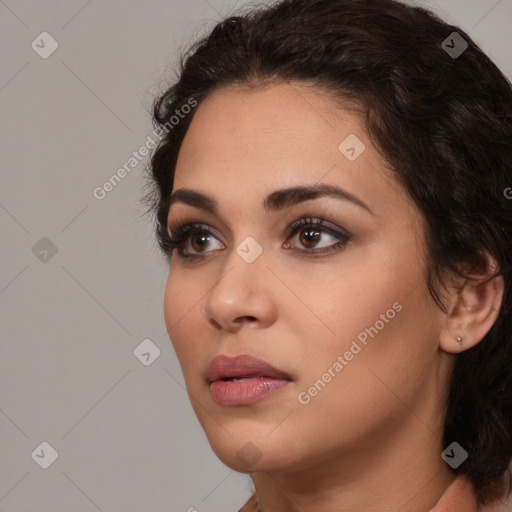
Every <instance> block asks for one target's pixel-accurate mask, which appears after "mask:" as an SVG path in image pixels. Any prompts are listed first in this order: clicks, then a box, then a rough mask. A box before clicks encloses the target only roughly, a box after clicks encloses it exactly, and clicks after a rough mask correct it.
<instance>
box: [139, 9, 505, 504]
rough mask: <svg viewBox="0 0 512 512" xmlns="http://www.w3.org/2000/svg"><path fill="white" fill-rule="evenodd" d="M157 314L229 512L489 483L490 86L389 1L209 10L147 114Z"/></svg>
mask: <svg viewBox="0 0 512 512" xmlns="http://www.w3.org/2000/svg"><path fill="white" fill-rule="evenodd" d="M154 121H155V123H156V127H157V129H159V130H160V131H161V133H162V131H163V129H164V128H165V129H166V133H165V135H163V136H162V140H161V143H160V145H159V147H158V148H157V149H156V151H155V152H154V154H153V155H152V160H151V168H150V174H149V180H150V181H149V186H150V189H149V192H148V195H147V196H146V200H147V201H148V203H149V204H150V209H151V211H153V212H154V213H155V216H156V229H157V236H158V241H159V244H160V247H161V249H162V250H163V251H164V253H165V254H166V255H167V256H168V259H169V263H170V271H169V277H168V281H167V287H166V292H165V305H164V306H165V321H166V325H167V329H168V332H169V336H170V339H171V341H172V343H173V346H174V349H175V351H176V354H177V357H178V359H179V362H180V365H181V368H182V370H183V374H184V377H185V382H186V385H187V390H188V393H189V396H190V399H191V404H192V406H193V408H194V411H195V413H196V415H197V417H198V420H199V422H200V423H201V425H202V427H203V429H204V431H205V434H206V436H207V438H208V441H209V443H210V445H211V447H212V449H213V450H214V452H215V453H216V455H217V456H218V457H219V458H220V459H221V460H222V461H223V462H224V463H225V464H226V465H227V466H229V467H230V468H232V469H234V470H236V471H239V472H245V473H250V474H251V477H252V481H253V483H254V488H255V494H254V496H252V497H251V499H250V500H249V501H248V502H247V503H246V504H245V505H244V506H243V507H242V509H241V510H242V511H244V512H248V511H257V510H260V511H263V512H281V511H283V512H284V511H286V512H290V511H292V512H294V511H306V510H307V511H308V512H314V511H317V510H321V511H323V512H326V511H328V512H330V511H336V512H340V511H341V512H346V511H351V512H353V511H362V512H363V511H364V512H370V511H371V512H373V511H380V512H382V511H393V512H395V511H401V512H412V511H415V512H418V511H419V512H427V511H429V510H433V511H441V510H450V511H451V512H472V511H477V510H478V511H480V510H484V507H488V506H491V505H496V504H499V503H500V501H502V500H504V499H505V498H507V497H508V495H509V492H510V489H509V487H510V474H509V473H508V472H507V467H508V465H509V462H510V460H511V456H512V440H511V434H510V433H511V432H512V408H511V405H512V393H511V391H512V381H511V375H512V361H511V356H512V348H511V342H512V339H511V336H512V335H511V333H512V325H511V322H512V314H511V313H512V304H511V296H512V295H511V294H512V290H511V273H510V272H511V258H512V201H511V200H510V197H511V194H510V192H511V191H512V189H510V187H511V186H512V148H511V142H512V91H511V88H510V83H509V82H508V80H507V79H506V78H505V76H504V75H503V74H502V73H501V72H500V71H499V69H498V68H497V67H496V66H495V65H494V64H493V63H492V62H491V61H490V60H489V58H488V57H487V56H486V55H485V54H484V53H483V52H482V51H481V50H480V48H479V47H478V46H477V45H476V44H475V43H474V42H473V41H472V40H471V38H470V37H469V36H468V35H467V34H466V33H465V32H464V31H462V30H461V29H460V28H458V27H454V26H452V25H448V24H446V23H444V22H443V21H441V20H440V19H439V18H438V17H436V16H435V15H434V14H432V13H430V12H428V11H426V10H424V9H422V8H417V7H411V6H407V5H405V4H402V3H398V2H396V1H394V0H329V1H328V2H327V1H325V0H282V1H280V2H279V3H276V4H274V5H273V6H268V7H261V8H259V9H255V8H253V9H252V10H250V11H249V12H247V13H245V14H243V13H242V14H241V15H240V16H232V17H230V18H228V19H226V20H224V21H223V22H222V23H219V24H218V25H217V26H216V27H215V28H214V29H213V31H212V32H211V34H210V35H209V36H208V37H205V38H204V39H202V40H201V41H198V42H197V43H196V44H195V45H194V46H193V47H192V48H191V49H190V52H189V53H188V54H187V55H186V56H185V57H184V58H183V59H182V61H181V69H180V74H179V77H178V80H177V81H176V82H175V83H173V84H172V85H171V86H170V87H169V89H168V90H167V91H165V92H164V93H163V94H162V95H161V96H160V97H159V98H157V100H156V101H155V105H154Z"/></svg>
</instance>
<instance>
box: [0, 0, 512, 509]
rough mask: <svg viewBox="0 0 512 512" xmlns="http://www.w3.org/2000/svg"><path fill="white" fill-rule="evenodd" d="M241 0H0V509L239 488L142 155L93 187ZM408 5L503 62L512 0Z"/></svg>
mask: <svg viewBox="0 0 512 512" xmlns="http://www.w3.org/2000/svg"><path fill="white" fill-rule="evenodd" d="M242 4H243V2H240V1H239V2H235V1H234V0H231V1H230V0H187V1H185V0H146V1H144V2H128V1H121V0H89V1H87V0H0V41H1V44H0V58H1V68H0V116H1V139H0V144H1V151H0V162H1V185H0V228H1V234H2V241H1V249H2V251H1V256H0V257H1V269H0V329H1V331H0V332H1V345H0V348H1V356H0V454H1V455H0V510H1V511H3V512H36V511H37V512H55V511H67V512H97V511H102V512H136V511H137V512H147V511H151V512H164V511H165V512H187V511H189V510H191V509H195V510H197V511H198V512H231V511H236V510H238V508H239V507H240V506H241V505H242V504H243V503H244V502H245V500H246V499H247V498H248V497H249V495H250V494H251V492H252V487H251V483H250V478H249V477H248V476H247V475H242V474H239V473H236V472H234V471H232V470H231V469H229V468H228V467H226V466H225V465H224V464H222V463H221V462H220V461H219V460H218V459H217V457H216V456H215V455H214V453H213V452H212V451H211V449H210V447H209V445H208V442H207V441H206V438H205V436H204V433H203V431H202V429H201V428H200V426H199V423H198V422H197V420H196V417H195V415H194V414H193V411H192V408H191V406H190V404H189V401H188V397H187V394H186V392H185V390H184V385H183V376H182V373H181V370H180V367H179V364H178V362H177V359H176V357H175V355H174V353H173V350H172V346H171V343H170V341H169V338H168V336H167V333H166V328H165V323H164V317H163V292H164V286H165V280H166V276H167V271H168V268H167V264H166V262H165V260H164V258H163V256H162V255H161V254H160V253H159V252H158V250H157V246H156V243H155V239H154V234H153V226H152V225H151V224H150V219H149V218H148V217H144V216H143V212H144V208H143V207H142V206H141V204H140V199H141V194H142V186H143V180H142V174H143V168H144V165H145V164H146V161H142V162H140V163H138V164H137V165H135V166H133V168H132V167H130V172H129V173H126V176H124V177H123V179H122V180H121V181H120V183H118V184H117V186H116V187H115V188H113V189H112V190H110V191H109V192H108V193H107V194H106V195H105V197H103V199H98V198H96V197H95V196H94V193H93V191H94V190H95V189H96V188H97V187H101V186H102V185H103V183H105V181H107V180H108V179H109V178H110V177H111V176H112V175H113V174H114V173H116V171H117V170H118V169H119V168H121V167H122V166H123V165H125V164H127V162H128V161H129V159H130V157H132V154H133V152H134V151H137V150H138V149H139V148H140V147H141V146H142V145H143V144H144V142H145V141H146V138H147V136H148V135H149V134H150V133H151V131H152V129H153V128H152V125H151V120H150V116H149V114H148V111H149V109H150V106H151V102H152V100H153V97H154V95H155V94H157V93H158V92H159V91H160V90H162V88H163V87H164V86H165V83H166V80H167V79H168V78H169V77H172V76H173V75H172V73H173V66H174V65H175V64H176V62H177V57H178V50H179V48H180V47H181V46H186V45H188V44H189V43H190V42H192V41H193V40H195V38H197V37H198V36H200V35H202V34H203V33H204V32H205V31H206V30H208V29H209V28H211V26H212V24H213V23H215V22H216V21H217V20H219V19H220V18H221V17H222V16H224V15H225V14H227V13H230V12H232V11H233V10H234V9H235V8H236V7H237V6H241V5H242ZM422 5H425V6H429V7H432V8H434V10H435V11H437V12H439V13H440V14H441V16H442V17H443V18H444V19H446V20H447V21H450V22H452V23H454V24H457V25H459V26H461V27H462V28H463V29H464V30H466V31H467V32H468V33H469V34H470V35H471V36H472V37H473V38H474V40H475V41H476V42H477V43H478V44H479V45H481V47H482V48H483V49H484V51H486V52H487V53H488V55H489V56H490V57H491V58H493V59H494V60H495V62H496V63H497V64H498V66H500V67H501V69H502V70H503V71H504V72H505V73H506V74H507V75H508V76H509V77H510V76H512V55H511V52H510V48H511V47H512V24H511V23H512V0H500V1H498V0H435V1H431V2H422ZM43 32H46V33H47V34H43V35H41V34H42V33H43ZM57 44H58V47H57V49H56V50H55V51H54V52H53V53H52V54H51V55H49V56H48V55H46V54H45V52H46V53H48V52H50V51H51V50H52V49H53V48H54V47H55V45H57ZM52 45H53V46H52ZM43 57H46V58H43ZM144 340H151V341H144ZM141 343H145V345H144V344H143V345H141ZM139 346H140V347H139ZM138 347H139V348H138ZM137 350H138V351H139V352H138V353H139V356H140V353H148V351H149V354H150V355H149V356H147V355H146V356H140V357H137V355H136V353H137ZM158 350H159V351H160V355H159V356H158V357H156V354H157V351H158ZM148 358H149V359H150V360H148ZM144 361H145V362H146V363H148V364H145V363H144ZM42 443H43V444H42ZM55 456H56V457H57V458H56V459H55ZM49 463H51V464H50V465H49V466H48V467H47V468H46V469H45V468H43V467H42V466H44V465H45V464H49Z"/></svg>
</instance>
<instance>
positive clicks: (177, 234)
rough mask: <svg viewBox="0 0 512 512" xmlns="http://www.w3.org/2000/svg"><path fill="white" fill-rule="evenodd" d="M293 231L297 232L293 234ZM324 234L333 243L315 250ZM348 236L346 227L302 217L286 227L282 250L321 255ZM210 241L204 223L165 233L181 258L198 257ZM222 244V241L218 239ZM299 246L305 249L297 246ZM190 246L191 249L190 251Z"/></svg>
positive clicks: (201, 255) (349, 234) (171, 249)
mask: <svg viewBox="0 0 512 512" xmlns="http://www.w3.org/2000/svg"><path fill="white" fill-rule="evenodd" d="M295 233H297V234H296V235H295ZM292 235H295V236H294V237H293V239H297V240H298V241H297V242H293V243H290V242H289V241H288V240H289V239H290V237H291V236H292ZM325 235H328V236H329V237H331V238H333V239H334V243H331V244H330V245H327V246H324V247H323V248H322V247H321V248H320V250H312V249H315V248H316V247H317V245H318V243H319V241H320V239H322V238H323V237H324V236H325ZM351 238H352V234H351V233H349V232H348V231H347V230H344V229H341V228H339V231H338V230H336V229H334V228H330V227H327V226H325V225H324V219H312V218H311V217H310V218H303V219H300V220H297V221H295V222H294V223H292V224H291V225H290V227H289V228H288V230H287V241H286V243H285V244H284V248H285V249H294V250H296V251H297V252H299V253H303V254H325V253H330V252H333V251H336V250H338V249H340V248H341V247H343V246H345V245H346V244H347V243H348V242H349V241H350V240H351ZM212 240H217V241H218V239H217V238H216V237H215V236H214V235H213V233H212V232H211V231H210V229H209V227H208V226H206V225H204V224H197V223H196V224H187V225H181V226H179V227H177V228H176V229H174V230H172V232H171V233H169V242H168V245H169V247H170V251H171V252H172V251H174V249H176V250H177V251H178V255H179V256H180V257H181V258H184V259H186V258H190V259H201V258H202V257H204V256H203V255H204V254H205V253H208V252H213V251H208V250H205V248H208V244H209V243H210V242H211V241H212ZM219 243H220V244H221V246H222V243H221V242H219ZM299 245H302V246H303V247H305V249H297V246H299ZM190 249H192V251H190Z"/></svg>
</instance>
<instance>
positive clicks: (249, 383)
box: [206, 355, 292, 405]
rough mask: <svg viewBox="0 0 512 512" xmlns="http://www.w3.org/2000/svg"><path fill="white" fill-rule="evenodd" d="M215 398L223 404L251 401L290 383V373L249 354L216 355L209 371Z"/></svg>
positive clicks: (209, 383)
mask: <svg viewBox="0 0 512 512" xmlns="http://www.w3.org/2000/svg"><path fill="white" fill-rule="evenodd" d="M206 381H207V383H208V385H209V388H210V392H211V395H212V398H213V399H214V400H215V401H216V402H217V403H219V404H222V405H249V404H251V403H254V402H257V401H259V400H262V399H263V398H264V397H266V396H268V395H269V394H271V393H273V392H275V391H278V390H280V389H282V388H284V387H286V386H287V385H288V384H289V383H290V382H291V381H292V379H291V377H290V375H288V374H287V373H286V372H283V371H281V370H279V369H277V368H275V367H274V366H272V365H270V364H269V363H267V362H265V361H262V360H261V359H256V358H254V357H252V356H249V355H239V356H236V357H228V356H218V357H215V358H214V359H213V360H212V361H211V362H210V365H209V366H208V369H207V371H206Z"/></svg>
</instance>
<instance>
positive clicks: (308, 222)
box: [167, 215, 354, 243]
mask: <svg viewBox="0 0 512 512" xmlns="http://www.w3.org/2000/svg"><path fill="white" fill-rule="evenodd" d="M311 226H315V227H317V228H318V229H319V230H320V231H324V232H325V233H327V234H329V235H330V236H334V237H338V238H339V237H340V235H341V236H342V237H343V236H345V237H348V238H352V237H353V236H354V233H353V232H351V231H350V230H348V229H347V228H345V227H343V226H338V225H336V224H334V223H333V222H330V221H329V220H327V219H326V218H325V216H324V215H321V216H315V215H303V216H301V217H299V218H296V219H295V220H294V221H292V222H289V223H288V224H287V226H286V236H287V237H290V236H291V235H293V234H294V233H295V232H296V231H297V230H299V229H301V228H302V229H303V228H305V227H311ZM186 228H191V229H192V230H194V231H192V232H208V233H210V234H212V235H213V236H214V237H215V238H216V239H217V240H219V241H220V242H221V243H223V242H222V240H220V239H219V237H218V236H216V235H215V231H217V230H216V228H213V227H212V226H211V225H209V224H208V223H205V222H200V221H181V220H180V221H178V222H177V224H176V228H175V230H176V231H178V230H182V229H186ZM167 234H168V236H169V238H173V237H172V236H171V229H170V226H169V224H168V225H167ZM189 234H190V232H188V233H185V235H184V236H185V237H187V236H188V235H189Z"/></svg>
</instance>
